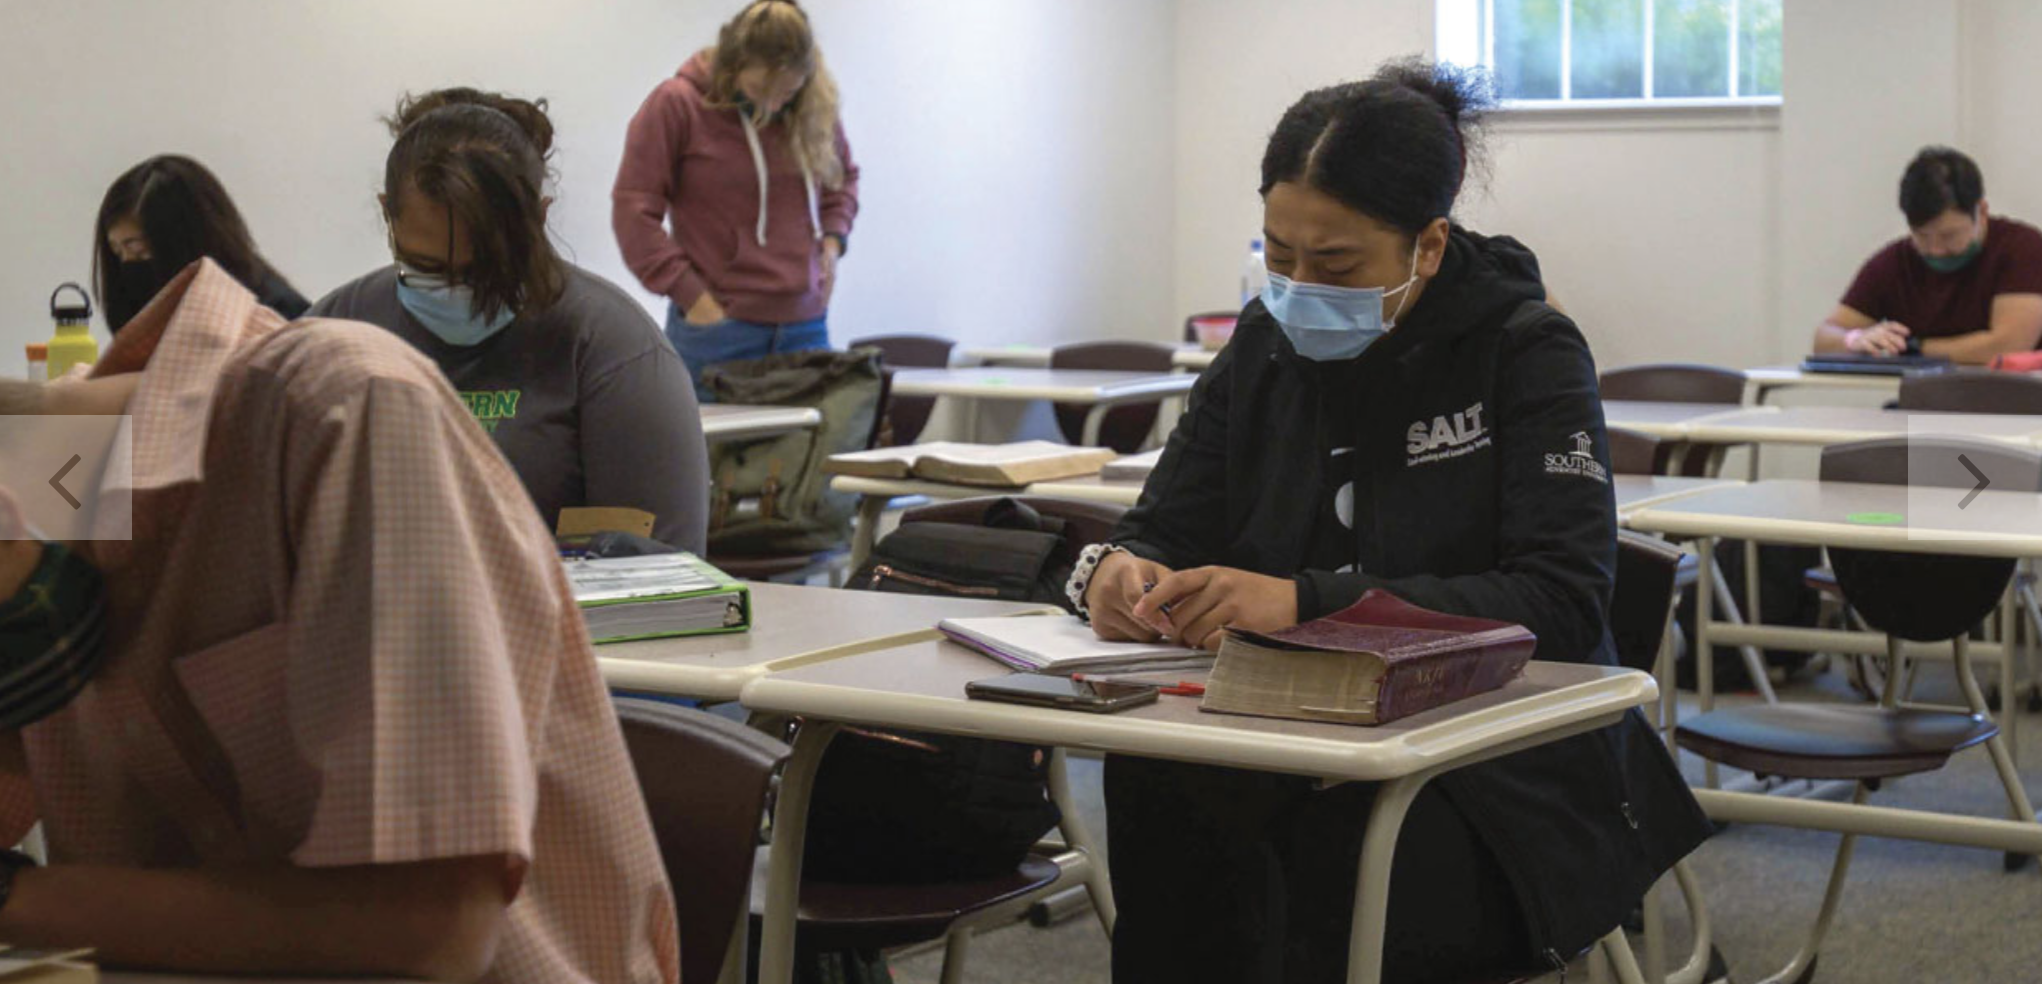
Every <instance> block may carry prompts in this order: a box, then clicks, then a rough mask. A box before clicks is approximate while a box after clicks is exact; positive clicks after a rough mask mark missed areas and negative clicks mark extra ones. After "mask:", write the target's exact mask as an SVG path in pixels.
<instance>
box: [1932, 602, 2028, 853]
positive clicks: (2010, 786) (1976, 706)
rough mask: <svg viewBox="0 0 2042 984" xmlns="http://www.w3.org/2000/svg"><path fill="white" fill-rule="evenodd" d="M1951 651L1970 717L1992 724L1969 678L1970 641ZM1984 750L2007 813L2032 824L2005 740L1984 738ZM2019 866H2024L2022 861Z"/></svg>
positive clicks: (1960, 638)
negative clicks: (2004, 798)
mask: <svg viewBox="0 0 2042 984" xmlns="http://www.w3.org/2000/svg"><path fill="white" fill-rule="evenodd" d="M1951 648H1952V649H1953V650H1954V655H1955V656H1956V663H1957V683H1958V685H1959V686H1960V687H1962V688H1963V690H1964V700H1965V702H1966V703H1968V704H1970V705H1971V713H1973V714H1977V715H1980V716H1982V717H1984V718H1985V719H1986V720H1988V721H1991V720H1993V717H1992V711H1991V709H1990V708H1988V707H1986V706H1985V695H1984V694H1981V693H1979V692H1978V680H1977V679H1976V678H1974V677H1973V676H1972V675H1971V645H1970V640H1968V639H1966V638H1965V637H1963V636H1958V637H1957V638H1956V639H1954V640H1952V641H1951ZM1985 750H1986V752H1988V753H1989V754H1991V756H1992V765H1993V768H1994V769H1997V770H1998V771H1999V781H2000V785H2001V786H2003V787H2005V788H2006V792H2007V809H2008V811H2009V813H2010V814H2011V815H2012V816H2013V818H2014V819H2015V820H2021V821H2025V822H2029V823H2033V822H2035V820H2036V817H2035V807H2034V804H2032V803H2030V802H2029V801H2028V790H2027V787H2025V786H2022V785H2021V774H2020V772H2019V771H2018V770H2016V769H2015V768H2014V759H2013V756H2012V755H2011V754H2009V753H2008V752H2007V744H2006V740H2005V736H2004V735H1993V736H1992V737H1991V738H1987V739H1986V740H1985ZM2017 857H2019V855H2009V856H2008V857H2007V867H2008V869H2009V870H2012V869H2013V868H2015V867H2017V863H2016V861H2015V859H2016V858H2017ZM2018 864H2021V865H2024V864H2026V861H2025V859H2023V860H2021V861H2020V862H2019V863H2018Z"/></svg>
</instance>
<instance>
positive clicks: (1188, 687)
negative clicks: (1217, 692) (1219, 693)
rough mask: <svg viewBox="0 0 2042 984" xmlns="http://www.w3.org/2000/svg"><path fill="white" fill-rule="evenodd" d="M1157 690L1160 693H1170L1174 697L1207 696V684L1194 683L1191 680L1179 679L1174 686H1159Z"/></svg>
mask: <svg viewBox="0 0 2042 984" xmlns="http://www.w3.org/2000/svg"><path fill="white" fill-rule="evenodd" d="M1156 692H1157V693H1159V694H1169V695H1170V696H1172V697H1203V696H1205V684H1202V683H1192V682H1191V681H1189V680H1179V681H1178V682H1177V683H1176V685H1174V686H1169V687H1157V688H1156Z"/></svg>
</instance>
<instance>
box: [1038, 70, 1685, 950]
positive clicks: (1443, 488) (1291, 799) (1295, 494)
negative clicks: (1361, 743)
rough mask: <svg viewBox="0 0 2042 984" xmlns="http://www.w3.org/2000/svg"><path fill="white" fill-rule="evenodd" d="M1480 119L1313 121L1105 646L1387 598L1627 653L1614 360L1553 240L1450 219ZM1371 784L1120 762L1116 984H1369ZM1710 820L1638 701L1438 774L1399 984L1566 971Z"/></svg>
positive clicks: (1130, 533)
mask: <svg viewBox="0 0 2042 984" xmlns="http://www.w3.org/2000/svg"><path fill="white" fill-rule="evenodd" d="M1485 100H1486V91H1485V89H1484V88H1483V87H1482V86H1481V85H1480V83H1479V80H1477V79H1475V78H1472V77H1469V76H1465V75H1462V74H1460V73H1458V72H1457V71H1455V70H1453V69H1450V68H1447V67H1445V66H1437V67H1436V66H1433V65H1430V64H1427V63H1422V62H1415V61H1414V62H1400V63H1394V64H1391V65H1388V66H1386V67H1384V68H1383V69H1382V70H1381V71H1380V72H1378V73H1377V74H1376V75H1375V77H1373V78H1371V79H1369V80H1368V81H1365V82H1360V83H1353V84H1347V85H1340V86H1334V87H1332V88H1327V89H1321V90H1318V91H1315V92H1311V93H1308V94H1306V95H1305V96H1304V97H1303V98H1302V99H1300V100H1298V102H1297V103H1296V105H1294V106H1292V107H1291V108H1290V110H1289V111H1288V112H1286V113H1285V114H1284V117H1283V120H1282V122H1280V123H1279V124H1278V126H1277V129H1276V132H1275V133H1274V134H1273V135H1272V136H1271V138H1270V141H1269V146H1268V150H1267V152H1266V153H1265V155H1264V157H1263V161H1262V188H1261V193H1262V198H1263V222H1264V226H1265V238H1266V240H1267V243H1268V254H1267V255H1268V261H1269V272H1270V278H1269V280H1270V286H1269V288H1268V289H1267V290H1266V291H1265V292H1264V294H1263V297H1262V299H1261V301H1260V302H1257V303H1251V304H1250V305H1249V306H1248V309H1247V310H1246V311H1244V312H1242V317H1241V323H1240V327H1239V328H1238V329H1237V330H1236V332H1235V335H1234V339H1233V341H1232V342H1231V343H1230V344H1229V345H1228V347H1227V349H1226V350H1225V351H1223V352H1222V353H1221V354H1220V356H1219V358H1218V359H1217V360H1215V361H1214V363H1213V365H1212V367H1211V368H1210V369H1208V370H1207V371H1206V373H1205V374H1204V376H1203V377H1202V378H1201V379H1200V380H1199V382H1198V385H1197V387H1196V388H1195V389H1194V390H1193V392H1192V396H1191V400H1190V405H1191V408H1190V411H1189V412H1188V413H1187V414H1186V416H1185V417H1184V419H1183V420H1182V421H1180V423H1179V424H1178V427H1177V430H1176V432H1175V433H1173V434H1172V435H1171V437H1170V441H1169V444H1168V446H1167V448H1166V449H1165V450H1164V452H1163V457H1162V460H1161V461H1160V462H1159V463H1158V465H1157V467H1156V469H1155V471H1154V472H1153V474H1151V476H1150V478H1149V481H1148V484H1147V486H1146V487H1145V488H1144V489H1143V491H1142V496H1141V500H1140V502H1139V503H1138V504H1137V505H1136V506H1135V508H1134V509H1133V510H1132V511H1130V512H1129V513H1128V515H1127V517H1126V519H1125V520H1124V521H1123V522H1122V523H1121V526H1120V528H1119V529H1118V530H1116V531H1115V533H1114V536H1113V537H1112V538H1111V540H1110V541H1109V542H1108V543H1105V544H1099V545H1096V546H1094V547H1091V548H1088V550H1087V552H1086V557H1085V561H1086V562H1085V563H1081V564H1080V566H1079V570H1078V574H1077V576H1076V577H1074V578H1073V579H1072V585H1071V589H1072V594H1073V598H1074V599H1075V600H1078V601H1079V602H1080V603H1081V607H1083V608H1085V609H1086V610H1087V612H1088V614H1089V617H1090V618H1091V619H1092V622H1093V625H1094V627H1095V628H1096V629H1097V631H1098V633H1099V634H1100V635H1101V636H1102V637H1105V638H1109V639H1143V640H1146V639H1154V638H1156V637H1158V636H1167V637H1169V638H1173V639H1178V640H1182V641H1184V642H1185V643H1186V644H1189V645H1196V646H1204V647H1206V648H1214V647H1216V646H1217V645H1218V644H1219V640H1220V637H1221V629H1222V628H1223V627H1225V626H1238V627H1244V628H1251V629H1262V630H1272V629H1279V628H1284V627H1287V626H1290V625H1293V624H1296V623H1297V622H1300V621H1304V620H1308V619H1312V618H1316V617H1319V616H1322V615H1325V614H1328V613H1330V612H1333V611H1337V610H1339V609H1341V608H1344V607H1346V606H1347V605H1349V604H1351V603H1353V602H1354V601H1355V600H1356V599H1357V598H1359V597H1360V596H1361V595H1362V593H1363V592H1365V591H1368V590H1370V589H1383V590H1386V591H1389V592H1391V593H1393V594H1395V595H1397V596H1399V597H1402V598H1404V599H1405V600H1407V601H1410V602H1413V603H1416V604H1419V605H1422V606H1425V607H1427V608H1432V609H1436V610H1440V611H1447V612H1454V613H1459V614H1468V615H1479V616H1485V617H1490V618H1499V619H1506V620H1509V621H1513V622H1518V623H1521V624H1523V625H1525V626H1526V627H1528V628H1530V629H1531V630H1532V631H1533V632H1534V633H1535V634H1537V636H1538V639H1539V646H1538V652H1537V658H1539V659H1543V660H1565V661H1572V662H1588V663H1602V664H1614V663H1615V658H1614V653H1613V650H1612V647H1611V643H1610V638H1609V631H1608V627H1607V624H1606V622H1607V613H1606V608H1607V607H1608V604H1609V598H1610V589H1611V581H1612V577H1613V573H1612V572H1613V569H1614V566H1615V554H1616V542H1615V541H1616V519H1615V508H1614V503H1613V499H1612V496H1611V489H1610V484H1609V475H1608V461H1609V454H1608V442H1607V440H1606V437H1605V434H1604V430H1603V422H1602V410H1601V404H1600V402H1599V400H1598V398H1597V395H1596V388H1595V387H1596V384H1595V379H1596V373H1595V363H1594V360H1593V358H1592V357H1591V356H1590V355H1589V351H1588V346H1587V343H1586V342H1585V341H1584V340H1583V339H1582V337H1581V334H1580V332H1579V331H1578V330H1577V329H1576V328H1575V326H1574V324H1573V323H1572V322H1571V321H1569V320H1568V319H1567V317H1566V316H1565V315H1563V314H1561V313H1560V312H1558V311H1556V310H1554V309H1553V307H1552V306H1551V305H1550V304H1548V303H1547V302H1546V293H1545V289H1544V287H1543V285H1542V284H1541V283H1540V281H1539V274H1538V262H1537V260H1536V259H1535V258H1534V257H1533V256H1532V255H1531V253H1530V251H1528V250H1526V249H1525V248H1524V247H1523V246H1521V245H1519V244H1518V243H1517V242H1515V241H1513V240H1510V239H1507V238H1501V237H1498V238H1486V237H1483V236H1480V235H1476V234H1474V233H1471V232H1468V231H1466V230H1464V229H1462V228H1460V227H1459V226H1456V225H1454V224H1453V222H1452V221H1451V219H1450V215H1451V212H1452V209H1453V204H1454V200H1455V198H1456V197H1457V195H1458V194H1459V192H1460V188H1461V184H1462V179H1463V178H1464V176H1465V175H1466V173H1467V168H1468V146H1469V143H1470V142H1471V141H1472V139H1473V137H1474V130H1475V119H1476V116H1477V115H1478V113H1479V110H1480V109H1481V108H1482V106H1483V105H1484V103H1485ZM1166 606H1167V607H1166ZM1375 790H1376V787H1375V786H1374V785H1373V784H1367V783H1350V784H1347V785H1342V786H1336V787H1333V788H1330V789H1319V788H1316V786H1315V784H1314V783H1313V782H1312V781H1311V780H1308V779H1304V778H1299V777H1294V776H1280V775H1273V774H1267V773H1253V772H1244V771H1239V770H1232V769H1223V768H1215V767H1209V766H1199V765H1188V764H1182V763H1169V762H1160V761H1153V760H1146V759H1134V758H1126V757H1115V758H1110V759H1109V760H1108V762H1107V767H1106V799H1107V811H1108V816H1109V826H1108V830H1109V834H1110V837H1111V842H1110V845H1109V850H1108V854H1109V856H1110V857H1111V858H1112V872H1113V884H1114V891H1115V894H1116V896H1117V900H1118V902H1119V906H1120V919H1119V922H1118V924H1117V925H1116V926H1115V929H1114V940H1113V945H1114V957H1113V960H1114V976H1115V979H1116V980H1120V981H1157V980H1173V981H1228V982H1241V981H1284V982H1310V981H1333V980H1340V979H1342V978H1343V976H1344V971H1345V965H1346V959H1347V939H1348V932H1349V924H1350V922H1351V919H1352V915H1353V901H1354V880H1355V873H1356V870H1357V865H1358V859H1359V856H1360V850H1361V834H1362V829H1363V826H1364V824H1365V822H1366V820H1367V817H1368V810H1369V807H1370V805H1371V803H1372V802H1373V798H1374V795H1375ZM1705 831H1706V822H1705V820H1704V818H1703V816H1702V814H1701V812H1700V809H1699V808H1698V807H1697V806H1696V805H1695V802H1694V799H1693V797H1692V796H1691V795H1689V793H1688V791H1687V787H1686V785H1685V784H1684V783H1683V782H1682V780H1681V778H1680V775H1679V773H1678V772H1677V771H1676V770H1675V768H1674V766H1673V763H1672V761H1671V759H1669V758H1668V756H1667V755H1666V752H1665V750H1664V748H1663V747H1662V746H1661V745H1660V744H1659V743H1658V741H1657V740H1656V738H1655V736H1654V735H1653V734H1652V732H1651V730H1650V728H1649V727H1648V726H1647V725H1646V724H1645V723H1644V721H1643V719H1642V718H1641V717H1639V716H1638V715H1637V714H1636V713H1635V712H1634V713H1632V714H1631V715H1629V716H1628V717H1627V718H1626V720H1625V721H1624V722H1622V723H1621V724H1618V725H1613V726H1611V727H1609V728H1605V729H1603V730H1601V731H1598V732H1591V733H1588V734H1584V735H1580V736H1577V737H1575V738H1571V739H1567V740H1564V741H1560V742H1555V743H1552V744H1549V745H1545V746H1541V747H1538V748H1534V749H1531V750H1528V751H1524V752H1519V753H1516V754H1513V755H1510V756H1507V757H1504V758H1501V759H1497V760H1493V761H1490V762H1486V763H1482V764H1479V765H1475V766H1471V767H1468V768H1465V769H1461V770H1458V771H1456V772H1452V773H1449V774H1447V775H1445V776H1442V777H1441V778H1440V779H1438V780H1437V781H1435V782H1434V783H1432V784H1431V785H1429V786H1428V787H1426V788H1425V790H1424V791H1423V792H1421V793H1420V794H1419V796H1418V799H1417V801H1416V803H1415V804H1414V805H1413V807H1412V808H1411V812H1410V814H1409V817H1408V819H1407V820H1406V822H1405V824H1404V828H1403V834H1402V836H1401V837H1400V838H1399V841H1398V844H1397V851H1396V855H1395V861H1394V863H1393V865H1392V873H1391V890H1390V900H1391V905H1390V911H1389V914H1388V932H1387V935H1386V940H1387V942H1386V952H1385V953H1384V954H1383V958H1384V970H1385V979H1386V980H1393V981H1421V980H1435V979H1438V980H1462V979H1468V978H1470V977H1471V976H1475V975H1484V974H1491V973H1504V972H1513V971H1521V970H1546V969H1550V968H1551V967H1552V966H1554V965H1555V964H1557V963H1560V962H1562V961H1564V960H1565V959H1568V958H1571V957H1572V956H1574V955H1575V954H1576V953H1578V952H1580V951H1581V950H1582V949H1583V948H1585V947H1586V946H1588V945H1589V944H1590V943H1591V942H1593V941H1594V940H1595V939H1596V938H1597V937H1599V936H1601V935H1603V934H1604V933H1607V932H1608V931H1609V930H1611V929H1613V928H1614V927H1615V926H1616V925H1617V924H1618V922H1619V921H1620V920H1621V919H1622V918H1623V916H1624V914H1625V913H1626V912H1627V911H1628V910H1629V909H1630V908H1631V907H1632V906H1633V905H1635V904H1636V903H1637V902H1638V900H1639V899H1640V898H1641V897H1642V896H1643V894H1644V892H1645V890H1646V888H1647V887H1649V886H1650V885H1651V883H1652V882H1653V881H1654V880H1656V879H1657V878H1658V876H1659V875H1660V874H1661V873H1663V872H1664V871H1666V870H1667V869H1668V868H1669V867H1671V866H1672V865H1673V863H1674V862H1675V861H1677V860H1679V859H1680V858H1681V857H1682V856H1684V855H1685V854H1686V853H1687V852H1688V851H1689V850H1690V849H1692V848H1693V847H1694V846H1695V845H1696V844H1697V843H1699V842H1700V840H1701V838H1702V837H1703V836H1704V834H1705Z"/></svg>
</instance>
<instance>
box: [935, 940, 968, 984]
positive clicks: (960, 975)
mask: <svg viewBox="0 0 2042 984" xmlns="http://www.w3.org/2000/svg"><path fill="white" fill-rule="evenodd" d="M970 955H971V930H969V929H965V928H963V927H959V928H957V929H953V930H951V931H950V936H949V938H948V939H946V940H945V941H944V943H943V976H942V978H941V981H942V984H964V960H965V958H966V957H968V956H970Z"/></svg>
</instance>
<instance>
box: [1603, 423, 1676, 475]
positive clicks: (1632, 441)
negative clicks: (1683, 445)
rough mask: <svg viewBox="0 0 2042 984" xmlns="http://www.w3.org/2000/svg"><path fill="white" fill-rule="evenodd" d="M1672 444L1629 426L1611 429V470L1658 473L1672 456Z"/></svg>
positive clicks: (1631, 473) (1630, 472)
mask: <svg viewBox="0 0 2042 984" xmlns="http://www.w3.org/2000/svg"><path fill="white" fill-rule="evenodd" d="M1672 452H1673V448H1672V446H1671V445H1668V444H1665V443H1663V442H1661V441H1660V440H1659V439H1658V438H1656V437H1653V436H1652V435H1650V434H1646V433H1644V432H1642V431H1634V430H1631V429H1630V428H1628V427H1612V428H1610V429H1609V463H1610V470H1611V471H1614V472H1616V473H1617V474H1619V475H1657V474H1659V473H1660V471H1661V470H1663V469H1664V468H1665V467H1666V462H1667V459H1668V458H1670V457H1671V456H1672Z"/></svg>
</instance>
